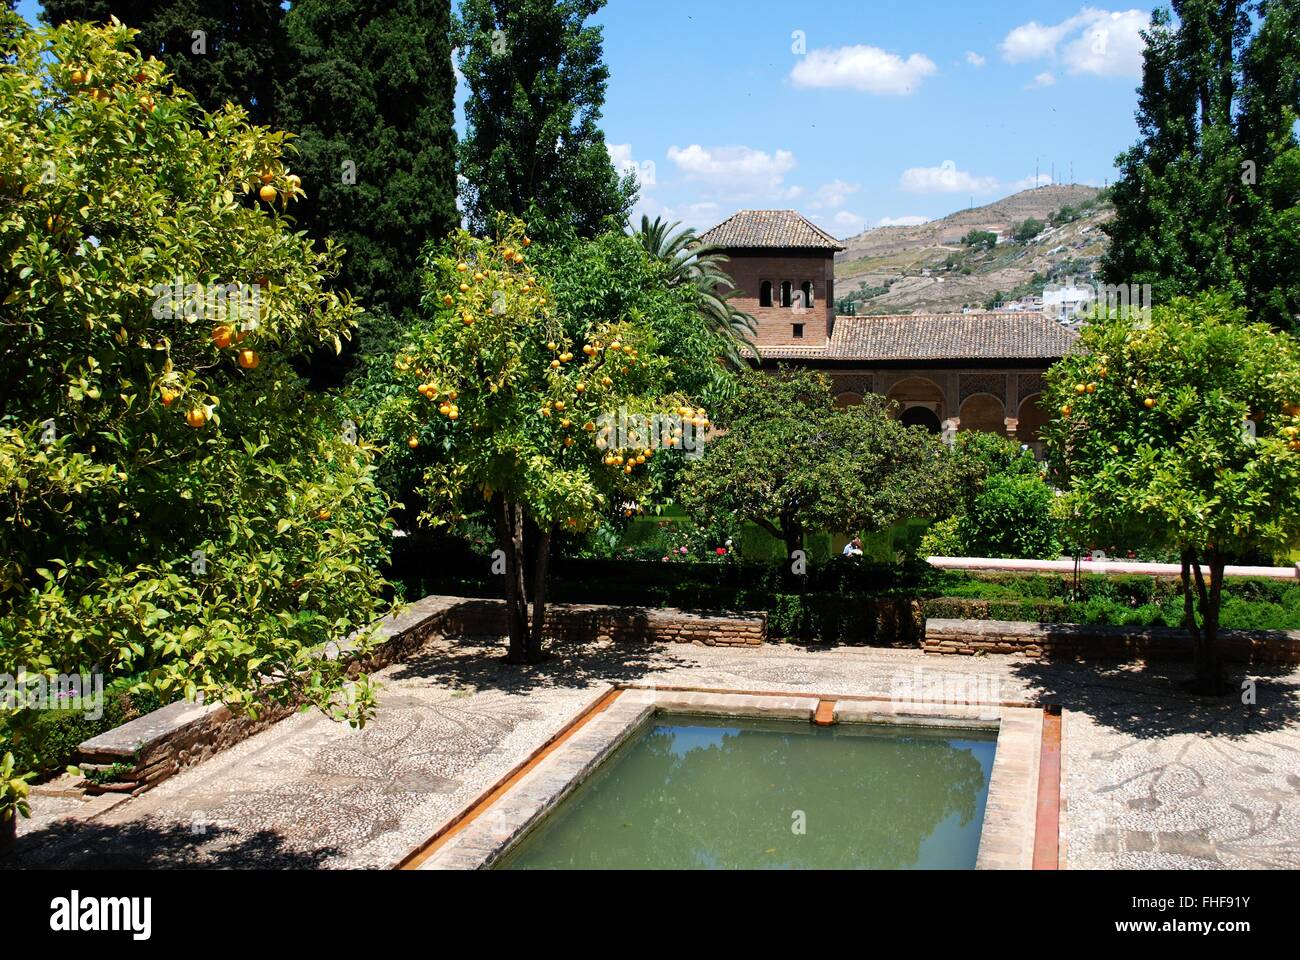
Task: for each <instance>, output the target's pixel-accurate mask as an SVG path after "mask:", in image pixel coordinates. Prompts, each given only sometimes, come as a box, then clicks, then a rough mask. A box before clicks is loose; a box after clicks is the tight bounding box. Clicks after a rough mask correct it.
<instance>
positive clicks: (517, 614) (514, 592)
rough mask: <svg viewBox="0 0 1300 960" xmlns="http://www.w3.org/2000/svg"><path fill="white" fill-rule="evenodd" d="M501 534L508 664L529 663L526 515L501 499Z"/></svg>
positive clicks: (507, 501) (499, 507) (498, 518)
mask: <svg viewBox="0 0 1300 960" xmlns="http://www.w3.org/2000/svg"><path fill="white" fill-rule="evenodd" d="M497 535H498V537H499V539H500V541H501V549H502V550H503V551H504V552H505V555H506V631H507V633H508V634H509V636H510V652H509V653H508V654H507V656H506V661H507V662H508V663H527V662H528V597H527V594H526V592H525V589H524V513H523V510H522V508H521V507H520V506H519V504H517V503H513V502H511V501H510V500H508V499H507V498H506V497H498V498H497Z"/></svg>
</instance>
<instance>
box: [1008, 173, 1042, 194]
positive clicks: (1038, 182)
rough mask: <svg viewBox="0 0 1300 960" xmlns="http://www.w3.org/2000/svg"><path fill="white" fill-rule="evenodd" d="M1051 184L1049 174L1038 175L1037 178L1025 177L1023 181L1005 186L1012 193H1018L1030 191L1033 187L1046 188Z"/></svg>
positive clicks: (1016, 181)
mask: <svg viewBox="0 0 1300 960" xmlns="http://www.w3.org/2000/svg"><path fill="white" fill-rule="evenodd" d="M1051 182H1052V178H1051V176H1050V175H1049V174H1046V173H1040V174H1039V175H1038V176H1037V177H1025V178H1024V179H1023V180H1013V181H1011V183H1008V184H1007V189H1008V190H1010V191H1011V192H1012V193H1019V192H1020V191H1021V190H1032V189H1034V187H1046V186H1049V185H1050V184H1051Z"/></svg>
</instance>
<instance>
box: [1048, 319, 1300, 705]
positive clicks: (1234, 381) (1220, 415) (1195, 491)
mask: <svg viewBox="0 0 1300 960" xmlns="http://www.w3.org/2000/svg"><path fill="white" fill-rule="evenodd" d="M1081 345H1082V347H1083V349H1082V350H1081V351H1080V352H1078V353H1076V354H1074V355H1072V356H1069V357H1066V358H1065V359H1064V360H1062V361H1061V362H1060V363H1059V364H1057V365H1056V366H1055V367H1053V368H1052V370H1051V371H1050V372H1049V374H1048V382H1049V389H1048V400H1049V402H1050V404H1051V405H1052V406H1053V407H1055V408H1056V409H1057V416H1056V418H1055V419H1054V420H1053V421H1052V422H1051V423H1050V424H1049V426H1048V428H1047V430H1046V433H1045V436H1046V439H1047V441H1048V444H1049V446H1050V450H1051V453H1052V456H1053V459H1054V460H1055V466H1056V469H1057V472H1058V474H1057V475H1058V478H1059V480H1060V482H1061V484H1062V486H1063V487H1064V488H1065V500H1064V503H1063V507H1064V510H1063V513H1064V515H1065V516H1066V517H1067V518H1068V521H1067V522H1068V523H1069V525H1070V526H1071V527H1072V528H1073V529H1072V531H1070V532H1072V533H1073V535H1074V536H1075V537H1076V538H1077V539H1078V540H1080V541H1086V540H1089V539H1091V540H1093V541H1095V542H1102V543H1121V542H1128V543H1130V544H1133V543H1141V544H1144V545H1150V546H1156V547H1160V548H1167V549H1172V550H1176V551H1177V552H1178V554H1179V556H1180V557H1181V559H1182V577H1183V592H1184V610H1185V619H1186V624H1187V628H1188V630H1189V631H1190V634H1191V639H1192V641H1193V649H1194V653H1195V663H1196V678H1195V689H1196V690H1197V691H1198V692H1202V693H1206V694H1212V693H1220V692H1222V691H1223V690H1224V679H1223V674H1222V667H1221V663H1220V656H1219V652H1218V649H1217V643H1216V641H1217V635H1218V629H1219V609H1220V598H1221V594H1222V588H1223V576H1224V568H1225V566H1226V565H1227V564H1228V563H1229V562H1230V560H1232V559H1233V558H1236V557H1242V556H1245V555H1248V554H1251V553H1255V552H1261V551H1262V552H1270V551H1276V552H1282V551H1285V550H1286V549H1287V548H1288V547H1289V546H1290V545H1291V544H1292V543H1294V542H1295V539H1296V537H1297V536H1300V496H1297V491H1298V490H1300V344H1297V342H1296V340H1295V339H1294V338H1292V337H1290V336H1287V335H1284V334H1278V333H1274V332H1273V330H1272V329H1271V328H1269V327H1268V326H1267V325H1263V324H1248V323H1247V322H1246V320H1245V316H1244V314H1243V313H1242V311H1240V310H1239V309H1237V308H1235V307H1233V306H1232V304H1231V302H1230V300H1228V299H1227V298H1226V297H1223V296H1220V295H1217V294H1207V295H1202V296H1200V297H1198V298H1196V299H1178V300H1175V301H1173V302H1172V303H1170V304H1169V305H1168V306H1166V307H1159V308H1156V309H1155V310H1154V311H1153V315H1152V316H1151V317H1150V318H1149V319H1143V318H1142V316H1141V314H1140V313H1139V312H1136V311H1134V312H1126V313H1122V314H1117V315H1114V316H1108V317H1099V318H1097V319H1094V320H1093V321H1091V322H1090V323H1088V324H1087V325H1086V326H1085V327H1084V328H1083V333H1082V338H1081Z"/></svg>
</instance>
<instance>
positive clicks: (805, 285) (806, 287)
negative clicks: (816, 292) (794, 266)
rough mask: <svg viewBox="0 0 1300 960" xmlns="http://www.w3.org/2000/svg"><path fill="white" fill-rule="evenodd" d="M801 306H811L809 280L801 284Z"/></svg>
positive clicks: (811, 298)
mask: <svg viewBox="0 0 1300 960" xmlns="http://www.w3.org/2000/svg"><path fill="white" fill-rule="evenodd" d="M802 289H803V305H804V306H805V307H811V306H812V305H813V285H812V281H811V280H805V281H804V282H803V288H802Z"/></svg>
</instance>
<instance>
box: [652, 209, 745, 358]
mask: <svg viewBox="0 0 1300 960" xmlns="http://www.w3.org/2000/svg"><path fill="white" fill-rule="evenodd" d="M679 227H681V224H680V223H673V224H668V223H665V222H664V221H663V220H662V219H660V218H659V217H655V218H654V220H651V219H650V218H649V217H647V216H645V215H644V214H643V215H642V217H641V229H640V230H638V231H637V232H636V237H637V239H638V240H640V242H641V246H642V247H643V248H644V249H645V251H646V253H648V254H650V256H651V257H653V258H654V259H655V260H658V261H659V262H660V263H661V264H662V265H663V268H664V276H665V279H666V280H667V282H668V285H669V286H673V287H677V286H689V287H691V288H693V289H694V290H695V293H696V298H697V308H698V310H699V314H700V317H701V318H703V320H704V321H705V323H706V324H707V325H708V327H709V329H710V330H712V331H713V332H714V333H715V334H717V335H718V337H719V339H720V341H721V343H722V347H723V356H724V359H725V360H726V361H727V362H728V363H729V364H730V365H731V366H732V367H734V368H735V369H737V370H740V369H744V368H745V367H746V366H747V365H748V364H746V362H745V358H744V356H743V355H742V351H745V352H748V353H749V354H750V355H752V356H755V357H757V356H758V347H757V345H756V344H755V343H754V336H755V334H756V333H757V332H758V321H756V320H755V319H754V318H753V317H752V316H751V315H749V314H748V313H745V312H744V311H742V310H738V309H736V307H735V306H734V305H732V303H731V299H732V298H733V297H735V296H736V295H737V294H738V293H739V292H740V291H738V290H737V289H736V284H735V282H734V281H733V280H732V279H731V277H730V276H728V274H727V272H726V271H725V270H724V269H723V265H724V264H726V263H728V262H729V260H728V258H727V257H726V256H724V255H723V254H722V253H721V252H720V251H719V250H718V248H717V247H710V246H707V245H705V244H702V243H700V240H699V238H698V237H697V236H696V234H695V231H694V230H693V229H691V228H689V227H687V228H685V229H681V230H679V229H678V228H679Z"/></svg>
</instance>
